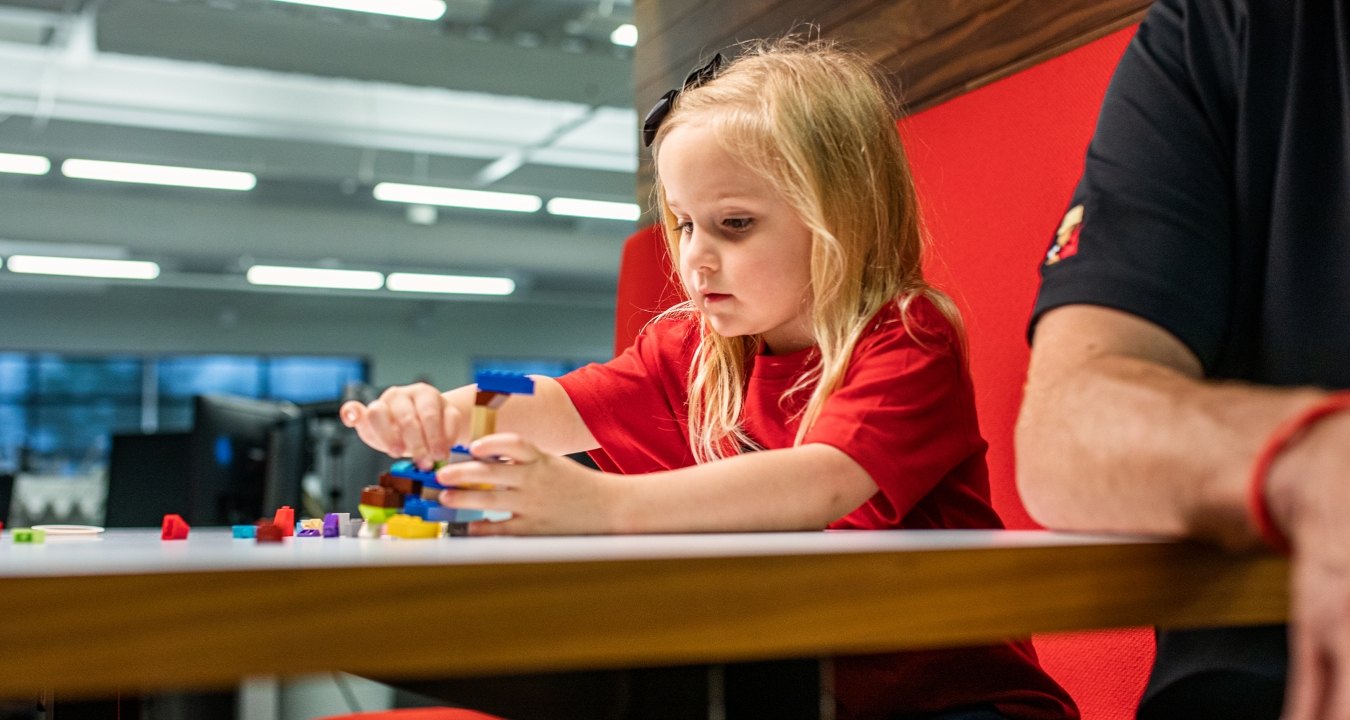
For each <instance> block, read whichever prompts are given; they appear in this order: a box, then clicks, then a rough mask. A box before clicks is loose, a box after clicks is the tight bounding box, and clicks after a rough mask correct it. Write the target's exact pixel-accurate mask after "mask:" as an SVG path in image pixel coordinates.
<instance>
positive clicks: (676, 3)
mask: <svg viewBox="0 0 1350 720" xmlns="http://www.w3.org/2000/svg"><path fill="white" fill-rule="evenodd" d="M1149 4H1150V0H635V6H634V14H635V18H636V22H637V26H638V35H639V37H640V40H639V42H638V46H637V53H636V57H635V60H636V70H635V78H636V92H635V94H634V98H635V101H636V102H637V111H638V117H642V116H643V115H645V114H646V112H647V109H648V108H650V107H651V105H652V103H654V102H655V101H656V99H657V98H658V97H660V96H661V95H662V93H664V92H666V91H667V90H669V89H670V88H672V87H674V86H675V85H676V84H678V83H679V82H681V81H682V80H683V79H684V77H685V75H686V74H688V72H689V71H690V70H691V69H692V68H694V67H696V66H697V65H698V64H699V62H700V61H701V60H703V59H706V58H707V57H708V56H710V55H712V54H713V53H714V52H717V51H721V50H725V49H726V48H728V47H730V46H732V45H734V44H736V43H737V42H742V41H745V40H751V39H755V38H764V37H777V36H781V35H784V34H786V33H788V32H809V33H811V34H817V33H818V34H819V35H820V36H821V37H824V38H829V39H833V40H838V41H840V42H841V43H843V44H844V45H846V46H848V47H851V48H853V49H855V50H857V51H859V52H861V53H863V54H864V55H866V56H868V57H869V58H872V59H873V60H875V61H876V62H877V63H878V64H880V65H881V66H882V67H884V68H886V69H887V70H888V71H889V72H890V74H891V77H892V79H893V80H894V81H895V83H896V89H897V94H898V95H899V97H900V98H901V102H902V107H903V112H905V113H911V112H918V111H919V110H923V109H925V108H928V107H932V106H933V105H936V104H938V103H941V102H944V101H946V100H949V99H951V98H953V97H956V96H958V95H960V94H962V93H965V92H969V91H970V90H973V89H975V88H977V87H980V86H982V85H985V84H987V83H990V82H993V81H994V80H997V79H999V78H1001V77H1006V76H1007V75H1011V74H1012V73H1015V72H1017V71H1018V70H1022V69H1024V68H1027V67H1030V66H1032V65H1035V64H1036V63H1039V62H1042V61H1044V60H1048V59H1050V58H1052V57H1055V56H1056V55H1059V54H1062V53H1065V52H1068V51H1069V50H1072V49H1073V48H1076V47H1078V46H1079V45H1083V44H1085V43H1088V42H1091V41H1093V40H1096V39H1097V38H1099V37H1102V36H1103V35H1106V34H1108V33H1111V32H1113V31H1115V30H1118V29H1121V28H1124V27H1127V26H1129V25H1131V24H1133V23H1137V22H1139V20H1140V19H1142V18H1143V16H1144V12H1145V11H1146V10H1147V9H1148V6H1149ZM651 177H652V176H651V167H650V156H649V155H648V154H647V153H646V152H643V153H642V156H641V163H640V166H639V168H638V182H637V185H638V187H637V195H638V199H639V202H641V203H642V204H643V206H644V207H645V206H647V205H649V204H650V200H651V197H652V196H651ZM649 218H650V216H649Z"/></svg>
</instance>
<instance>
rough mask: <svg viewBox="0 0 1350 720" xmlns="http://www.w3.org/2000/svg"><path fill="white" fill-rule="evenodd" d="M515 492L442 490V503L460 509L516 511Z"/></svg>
mask: <svg viewBox="0 0 1350 720" xmlns="http://www.w3.org/2000/svg"><path fill="white" fill-rule="evenodd" d="M512 495H513V493H511V492H509V491H503V490H466V489H451V490H442V491H441V495H440V501H441V504H442V505H444V506H445V507H452V508H456V509H459V510H505V511H507V512H515V503H514V502H513V500H514V498H513V497H511V496H512Z"/></svg>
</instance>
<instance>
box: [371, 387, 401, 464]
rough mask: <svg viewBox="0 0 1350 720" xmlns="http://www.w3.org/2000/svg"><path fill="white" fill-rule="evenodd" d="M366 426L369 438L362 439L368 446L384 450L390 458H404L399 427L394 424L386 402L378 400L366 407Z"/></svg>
mask: <svg viewBox="0 0 1350 720" xmlns="http://www.w3.org/2000/svg"><path fill="white" fill-rule="evenodd" d="M364 425H365V427H366V432H367V434H368V435H369V437H366V436H362V439H363V440H365V441H366V444H367V445H370V446H371V447H373V448H376V449H378V450H382V451H383V452H384V453H385V454H386V455H388V456H389V457H392V458H400V457H403V447H402V445H401V444H400V441H399V431H398V425H397V424H395V423H394V420H393V418H392V417H391V416H390V413H389V406H388V405H387V404H386V403H385V401H384V400H376V401H375V402H372V403H371V404H370V405H367V406H366V422H365V423H364Z"/></svg>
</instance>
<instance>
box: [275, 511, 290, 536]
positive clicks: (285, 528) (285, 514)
mask: <svg viewBox="0 0 1350 720" xmlns="http://www.w3.org/2000/svg"><path fill="white" fill-rule="evenodd" d="M272 524H273V525H276V526H277V527H279V528H281V535H282V537H290V536H292V535H294V534H295V510H294V509H293V508H292V507H291V506H290V505H282V506H281V507H279V508H277V514H276V517H274V518H272Z"/></svg>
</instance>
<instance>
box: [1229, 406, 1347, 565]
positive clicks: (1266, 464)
mask: <svg viewBox="0 0 1350 720" xmlns="http://www.w3.org/2000/svg"><path fill="white" fill-rule="evenodd" d="M1347 409H1350V391H1341V392H1335V393H1332V394H1330V395H1327V396H1326V397H1324V398H1322V399H1321V400H1319V401H1318V402H1317V403H1315V404H1314V405H1312V406H1310V407H1308V408H1306V409H1305V410H1303V412H1300V413H1299V414H1297V415H1295V416H1293V417H1291V418H1289V419H1288V420H1286V421H1284V422H1283V423H1281V424H1280V426H1279V427H1277V428H1275V432H1273V433H1271V434H1270V437H1269V438H1267V439H1266V444H1265V445H1263V446H1262V447H1261V452H1260V453H1259V454H1258V455H1257V456H1256V463H1255V464H1253V465H1252V479H1251V482H1250V483H1249V484H1248V486H1247V510H1248V514H1249V515H1251V517H1252V523H1253V524H1254V525H1256V529H1257V531H1258V532H1260V533H1261V537H1262V538H1263V539H1264V540H1265V541H1266V543H1267V544H1269V545H1270V546H1271V547H1273V548H1275V549H1276V550H1279V551H1280V552H1282V553H1284V554H1286V555H1288V554H1289V550H1290V547H1289V538H1288V537H1287V536H1285V534H1284V531H1282V530H1280V527H1279V526H1278V525H1276V524H1275V519H1274V518H1272V517H1271V516H1270V505H1269V503H1267V502H1266V481H1267V480H1268V479H1269V478H1270V466H1271V464H1272V463H1274V462H1275V458H1277V457H1279V455H1280V453H1281V452H1282V451H1283V450H1284V449H1285V448H1286V447H1288V446H1289V443H1290V442H1292V441H1293V440H1294V439H1295V438H1296V437H1298V435H1299V434H1300V433H1302V432H1303V431H1304V430H1307V429H1308V428H1310V427H1312V426H1313V425H1314V424H1316V423H1317V421H1319V420H1321V419H1322V418H1325V417H1326V416H1328V415H1331V414H1332V413H1336V412H1340V411H1341V410H1347Z"/></svg>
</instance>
